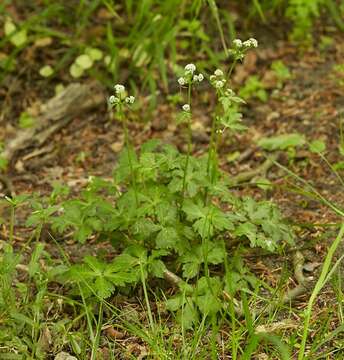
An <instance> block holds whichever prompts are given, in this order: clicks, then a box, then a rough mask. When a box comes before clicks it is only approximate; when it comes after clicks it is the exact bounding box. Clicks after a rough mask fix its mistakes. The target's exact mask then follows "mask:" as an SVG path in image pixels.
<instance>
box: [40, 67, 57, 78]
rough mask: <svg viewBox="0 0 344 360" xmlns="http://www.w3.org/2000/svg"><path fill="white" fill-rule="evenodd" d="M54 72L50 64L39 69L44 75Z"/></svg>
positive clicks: (47, 75)
mask: <svg viewBox="0 0 344 360" xmlns="http://www.w3.org/2000/svg"><path fill="white" fill-rule="evenodd" d="M53 73H54V69H53V68H52V67H51V66H50V65H44V66H43V67H41V68H40V69H39V74H40V75H41V76H43V77H49V76H51V75H52V74H53Z"/></svg>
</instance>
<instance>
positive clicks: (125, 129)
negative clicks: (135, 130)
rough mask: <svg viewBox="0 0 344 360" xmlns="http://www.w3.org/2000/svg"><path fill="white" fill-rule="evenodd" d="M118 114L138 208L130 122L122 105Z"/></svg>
mask: <svg viewBox="0 0 344 360" xmlns="http://www.w3.org/2000/svg"><path fill="white" fill-rule="evenodd" d="M118 112H119V115H120V119H121V120H122V124H123V132H124V143H125V147H126V148H127V155H128V162H129V169H130V177H131V182H132V186H133V189H134V194H135V202H136V206H138V205H139V200H138V196H137V187H136V178H135V174H134V167H133V163H132V159H131V150H132V149H131V143H130V138H129V131H128V122H127V119H126V117H125V116H124V113H123V108H122V105H120V106H119V107H118Z"/></svg>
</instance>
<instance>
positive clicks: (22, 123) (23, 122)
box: [19, 111, 36, 129]
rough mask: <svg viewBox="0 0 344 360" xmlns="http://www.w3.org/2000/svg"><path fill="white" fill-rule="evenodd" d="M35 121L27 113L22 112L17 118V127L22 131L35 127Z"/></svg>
mask: <svg viewBox="0 0 344 360" xmlns="http://www.w3.org/2000/svg"><path fill="white" fill-rule="evenodd" d="M35 123H36V119H35V118H34V117H32V116H31V115H30V114H28V113H27V112H25V111H24V112H22V113H21V114H20V117H19V127H20V128H22V129H28V128H31V127H33V126H34V125H35Z"/></svg>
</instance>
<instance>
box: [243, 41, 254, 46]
mask: <svg viewBox="0 0 344 360" xmlns="http://www.w3.org/2000/svg"><path fill="white" fill-rule="evenodd" d="M242 44H243V45H244V46H245V47H247V48H249V47H251V46H252V44H251V41H250V40H246V41H244V42H243V43H242Z"/></svg>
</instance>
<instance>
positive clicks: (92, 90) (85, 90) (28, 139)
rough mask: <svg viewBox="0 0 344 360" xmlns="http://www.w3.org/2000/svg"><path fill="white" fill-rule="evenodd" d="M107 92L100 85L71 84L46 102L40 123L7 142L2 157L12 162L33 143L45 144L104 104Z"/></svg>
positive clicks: (42, 109) (39, 117)
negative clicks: (76, 119) (74, 119)
mask: <svg viewBox="0 0 344 360" xmlns="http://www.w3.org/2000/svg"><path fill="white" fill-rule="evenodd" d="M104 99H105V94H104V93H103V91H102V89H101V88H100V86H99V85H97V84H95V83H91V84H79V83H75V84H70V85H68V86H67V87H66V88H65V89H64V90H63V91H62V92H61V93H59V94H58V95H56V96H54V97H53V98H51V99H50V100H49V101H48V102H47V103H46V104H44V105H42V108H41V114H40V115H39V116H38V117H37V125H36V126H34V127H32V128H29V129H23V130H19V131H18V132H17V134H16V136H15V137H14V138H13V139H10V140H9V141H8V142H7V143H6V144H5V149H4V151H3V152H2V154H1V156H2V157H3V158H5V159H6V160H7V161H8V163H11V162H13V160H14V158H15V157H16V155H17V154H18V152H19V151H22V150H24V149H26V148H28V147H31V146H41V145H43V144H44V143H45V142H46V141H47V140H48V138H49V137H50V136H51V135H53V134H54V133H55V132H57V131H59V130H60V129H61V128H63V127H64V126H66V125H67V124H68V123H69V122H70V121H71V120H72V119H73V118H74V117H75V116H78V115H80V114H82V113H84V112H86V111H88V110H90V109H92V108H95V107H97V106H99V105H100V104H102V103H104Z"/></svg>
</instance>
